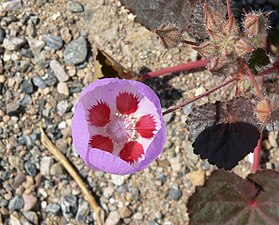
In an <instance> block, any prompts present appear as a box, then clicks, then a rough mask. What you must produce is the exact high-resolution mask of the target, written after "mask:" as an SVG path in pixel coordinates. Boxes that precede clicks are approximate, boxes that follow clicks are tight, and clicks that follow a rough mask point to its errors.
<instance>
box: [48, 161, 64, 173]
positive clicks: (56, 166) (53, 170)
mask: <svg viewBox="0 0 279 225" xmlns="http://www.w3.org/2000/svg"><path fill="white" fill-rule="evenodd" d="M50 174H51V175H52V176H61V175H64V171H63V168H62V166H61V165H60V163H55V164H53V166H52V167H51V169H50Z"/></svg>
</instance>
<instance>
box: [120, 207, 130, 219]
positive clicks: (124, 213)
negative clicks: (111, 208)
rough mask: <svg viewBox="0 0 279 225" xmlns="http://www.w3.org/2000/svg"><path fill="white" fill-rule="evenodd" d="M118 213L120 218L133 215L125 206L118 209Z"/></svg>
mask: <svg viewBox="0 0 279 225" xmlns="http://www.w3.org/2000/svg"><path fill="white" fill-rule="evenodd" d="M119 213H120V217H121V218H129V217H131V216H132V214H133V212H132V210H131V209H130V208H129V207H127V206H126V207H123V208H122V209H120V211H119Z"/></svg>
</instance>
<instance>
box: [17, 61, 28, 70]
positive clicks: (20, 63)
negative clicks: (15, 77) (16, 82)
mask: <svg viewBox="0 0 279 225" xmlns="http://www.w3.org/2000/svg"><path fill="white" fill-rule="evenodd" d="M29 66H30V62H29V61H26V60H21V61H16V62H15V68H16V70H17V71H18V72H20V73H25V72H26V71H27V70H28V68H29Z"/></svg>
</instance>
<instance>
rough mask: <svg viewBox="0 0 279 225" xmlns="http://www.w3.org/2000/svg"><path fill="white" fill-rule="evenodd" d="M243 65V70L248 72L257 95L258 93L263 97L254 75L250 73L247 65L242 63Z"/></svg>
mask: <svg viewBox="0 0 279 225" xmlns="http://www.w3.org/2000/svg"><path fill="white" fill-rule="evenodd" d="M244 67H245V70H246V72H247V74H248V76H249V78H250V80H251V81H252V83H253V85H254V87H255V89H256V91H257V93H258V95H259V96H260V97H261V98H264V95H263V93H262V91H261V89H260V87H259V85H258V83H257V81H256V79H255V77H254V75H253V74H252V72H251V70H250V68H249V66H248V65H247V64H246V63H245V64H244Z"/></svg>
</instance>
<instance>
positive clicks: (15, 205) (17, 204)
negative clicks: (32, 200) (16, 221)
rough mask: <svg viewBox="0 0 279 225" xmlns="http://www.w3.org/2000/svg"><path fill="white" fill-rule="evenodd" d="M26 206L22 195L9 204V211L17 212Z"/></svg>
mask: <svg viewBox="0 0 279 225" xmlns="http://www.w3.org/2000/svg"><path fill="white" fill-rule="evenodd" d="M23 206H24V200H23V198H22V197H21V196H20V195H16V196H15V197H14V198H12V199H11V200H10V202H9V205H8V209H9V210H10V211H11V212H12V211H15V210H20V209H22V208H23Z"/></svg>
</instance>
